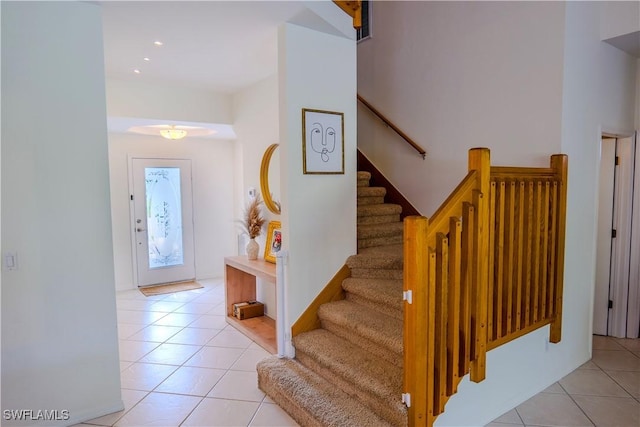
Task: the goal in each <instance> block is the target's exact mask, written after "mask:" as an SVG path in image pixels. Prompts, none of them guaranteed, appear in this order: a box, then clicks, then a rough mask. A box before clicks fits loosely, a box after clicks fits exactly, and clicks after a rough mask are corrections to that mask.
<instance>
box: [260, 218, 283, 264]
mask: <svg viewBox="0 0 640 427" xmlns="http://www.w3.org/2000/svg"><path fill="white" fill-rule="evenodd" d="M281 249H282V230H281V225H280V221H269V225H268V226H267V240H266V244H265V247H264V260H265V261H268V262H272V263H274V264H275V262H276V254H277V253H278V252H280V250H281Z"/></svg>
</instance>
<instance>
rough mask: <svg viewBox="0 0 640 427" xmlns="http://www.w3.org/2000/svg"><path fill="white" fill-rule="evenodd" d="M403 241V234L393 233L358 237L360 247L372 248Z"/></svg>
mask: <svg viewBox="0 0 640 427" xmlns="http://www.w3.org/2000/svg"><path fill="white" fill-rule="evenodd" d="M396 243H402V235H397V234H395V235H391V236H382V237H372V238H369V239H358V249H364V248H372V247H374V246H382V245H388V244H396Z"/></svg>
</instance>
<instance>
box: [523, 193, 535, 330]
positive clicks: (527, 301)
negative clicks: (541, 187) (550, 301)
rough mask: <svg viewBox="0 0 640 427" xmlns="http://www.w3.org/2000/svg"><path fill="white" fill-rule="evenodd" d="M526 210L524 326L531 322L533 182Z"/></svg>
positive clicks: (527, 194)
mask: <svg viewBox="0 0 640 427" xmlns="http://www.w3.org/2000/svg"><path fill="white" fill-rule="evenodd" d="M525 202H526V205H525V206H526V207H525V212H526V213H527V215H526V217H525V230H526V231H525V240H524V259H525V260H527V261H526V268H525V271H524V284H525V285H524V326H525V327H527V326H529V325H530V324H531V256H532V255H531V245H532V242H533V226H534V223H533V182H531V181H529V182H527V184H526V198H525Z"/></svg>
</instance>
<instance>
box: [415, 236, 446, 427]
mask: <svg viewBox="0 0 640 427" xmlns="http://www.w3.org/2000/svg"><path fill="white" fill-rule="evenodd" d="M436 259H437V258H436V251H435V250H434V249H433V248H429V274H428V281H429V282H428V283H429V291H428V295H429V300H428V304H427V310H428V313H429V324H428V325H427V335H428V337H429V338H428V340H427V358H426V361H427V371H428V372H427V396H426V399H427V405H428V407H427V425H428V426H431V425H433V420H435V417H436V416H437V415H439V414H440V409H439V406H438V405H437V399H438V398H439V395H440V393H438V390H437V389H436V382H435V378H436V357H437V355H436V338H435V336H436V322H435V312H436V285H437V283H436ZM409 425H412V424H409Z"/></svg>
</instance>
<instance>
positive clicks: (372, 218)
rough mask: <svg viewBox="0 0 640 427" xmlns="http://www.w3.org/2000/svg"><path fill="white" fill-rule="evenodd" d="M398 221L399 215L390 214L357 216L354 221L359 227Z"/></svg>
mask: <svg viewBox="0 0 640 427" xmlns="http://www.w3.org/2000/svg"><path fill="white" fill-rule="evenodd" d="M362 206H373V205H362ZM398 221H400V213H396V214H391V215H365V216H359V217H358V219H357V220H356V223H357V225H358V227H359V226H361V225H363V224H384V223H389V222H398Z"/></svg>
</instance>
